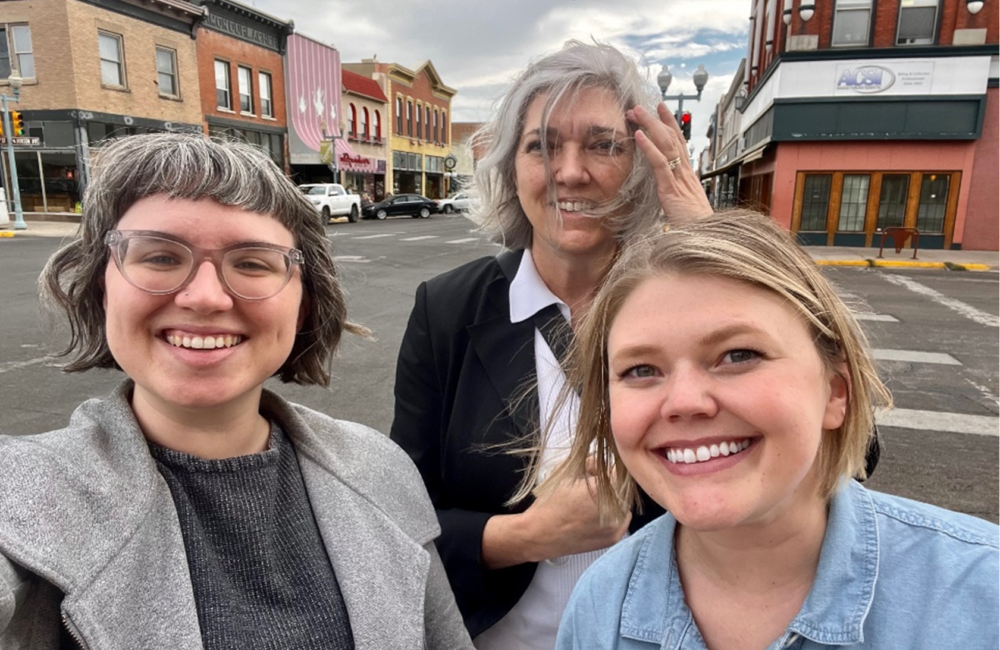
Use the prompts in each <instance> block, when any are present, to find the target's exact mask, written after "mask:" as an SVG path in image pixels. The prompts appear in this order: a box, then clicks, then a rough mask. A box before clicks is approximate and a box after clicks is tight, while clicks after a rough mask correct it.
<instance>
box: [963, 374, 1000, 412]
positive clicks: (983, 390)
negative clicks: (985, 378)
mask: <svg viewBox="0 0 1000 650" xmlns="http://www.w3.org/2000/svg"><path fill="white" fill-rule="evenodd" d="M965 381H967V382H968V383H969V384H970V385H971V386H972V387H973V388H975V389H976V390H978V391H979V394H980V395H982V396H983V397H984V398H985V399H986V400H987V401H989V402H993V403H994V404H996V405H997V406H998V407H1000V397H998V396H997V394H996V393H995V392H993V391H992V390H990V389H989V387H987V386H980V385H979V384H977V383H976V382H974V381H972V380H971V379H969V378H966V380H965Z"/></svg>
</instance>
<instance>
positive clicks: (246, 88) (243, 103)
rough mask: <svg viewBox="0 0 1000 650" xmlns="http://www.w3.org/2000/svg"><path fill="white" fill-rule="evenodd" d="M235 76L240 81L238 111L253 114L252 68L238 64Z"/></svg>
mask: <svg viewBox="0 0 1000 650" xmlns="http://www.w3.org/2000/svg"><path fill="white" fill-rule="evenodd" d="M236 78H237V79H238V80H239V83H240V112H241V113H246V114H248V115H252V114H253V70H251V69H250V68H244V67H243V66H239V67H237V68H236Z"/></svg>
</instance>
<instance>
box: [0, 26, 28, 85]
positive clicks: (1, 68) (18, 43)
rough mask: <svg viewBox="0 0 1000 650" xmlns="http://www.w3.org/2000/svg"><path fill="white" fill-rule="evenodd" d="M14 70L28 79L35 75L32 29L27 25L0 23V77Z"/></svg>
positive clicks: (4, 76)
mask: <svg viewBox="0 0 1000 650" xmlns="http://www.w3.org/2000/svg"><path fill="white" fill-rule="evenodd" d="M13 72H16V73H18V74H19V75H20V76H21V77H22V78H27V79H31V78H34V76H35V55H34V54H32V51H31V29H29V28H28V26H27V25H0V79H6V78H7V77H9V76H10V75H11V73H13Z"/></svg>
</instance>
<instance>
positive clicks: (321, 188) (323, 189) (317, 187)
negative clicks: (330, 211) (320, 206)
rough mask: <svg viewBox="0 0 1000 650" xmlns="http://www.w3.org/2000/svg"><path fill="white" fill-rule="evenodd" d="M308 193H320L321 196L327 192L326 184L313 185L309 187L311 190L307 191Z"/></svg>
mask: <svg viewBox="0 0 1000 650" xmlns="http://www.w3.org/2000/svg"><path fill="white" fill-rule="evenodd" d="M306 194H309V195H316V194H318V195H320V196H323V195H324V194H326V186H324V185H313V186H312V187H310V188H309V191H307V192H306Z"/></svg>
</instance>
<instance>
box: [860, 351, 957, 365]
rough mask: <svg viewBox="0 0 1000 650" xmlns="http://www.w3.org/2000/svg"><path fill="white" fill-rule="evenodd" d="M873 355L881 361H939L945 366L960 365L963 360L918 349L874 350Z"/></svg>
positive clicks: (941, 353)
mask: <svg viewBox="0 0 1000 650" xmlns="http://www.w3.org/2000/svg"><path fill="white" fill-rule="evenodd" d="M872 356H874V357H875V358H876V359H878V360H879V361H904V362H907V363H939V364H941V365H944V366H960V365H962V362H961V361H959V360H958V359H956V358H955V357H953V356H951V355H950V354H945V353H943V352H918V351H916V350H877V349H876V350H872Z"/></svg>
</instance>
